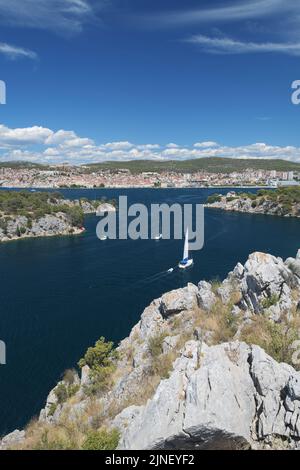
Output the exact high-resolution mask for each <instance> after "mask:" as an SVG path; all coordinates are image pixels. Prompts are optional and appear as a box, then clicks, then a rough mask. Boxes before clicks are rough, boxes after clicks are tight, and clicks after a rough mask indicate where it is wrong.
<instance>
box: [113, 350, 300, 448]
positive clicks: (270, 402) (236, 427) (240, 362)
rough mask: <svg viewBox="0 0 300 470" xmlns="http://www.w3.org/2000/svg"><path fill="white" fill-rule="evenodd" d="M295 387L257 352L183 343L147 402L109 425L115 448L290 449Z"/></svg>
mask: <svg viewBox="0 0 300 470" xmlns="http://www.w3.org/2000/svg"><path fill="white" fill-rule="evenodd" d="M200 347H201V350H200ZM299 384H300V373H299V372H296V371H295V370H294V369H293V368H292V367H290V366H288V365H286V364H278V363H277V362H276V361H274V360H273V359H272V358H271V357H269V356H268V355H267V354H266V353H265V352H264V351H263V350H262V349H260V348H259V347H257V346H247V345H246V344H244V343H239V342H234V343H225V344H222V345H219V346H213V347H207V346H206V345H205V344H203V345H202V346H200V344H199V342H195V341H191V342H189V343H187V344H186V346H185V349H184V350H183V352H182V355H181V357H180V358H179V359H178V360H177V361H176V362H175V364H174V369H173V372H172V374H171V376H170V378H169V379H167V380H163V381H162V382H161V383H160V385H159V387H158V389H157V391H156V393H155V395H154V397H153V398H152V399H151V400H149V401H148V402H147V404H146V405H145V406H142V407H133V408H130V409H125V410H124V411H123V412H122V413H121V414H120V415H118V416H117V417H116V419H115V421H114V425H115V426H118V427H119V428H120V430H121V432H122V439H121V442H120V446H119V448H120V449H131V450H133V449H178V448H179V449H245V448H261V447H264V446H266V445H269V446H272V443H273V440H276V439H281V440H282V442H283V443H286V446H287V447H290V448H297V447H298V440H299V436H300V434H299V432H300V420H299V406H300V385H299Z"/></svg>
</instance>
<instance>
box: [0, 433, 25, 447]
mask: <svg viewBox="0 0 300 470" xmlns="http://www.w3.org/2000/svg"><path fill="white" fill-rule="evenodd" d="M24 439H25V431H19V430H18V429H16V430H15V431H13V432H11V433H10V434H7V436H5V437H4V438H3V439H2V441H0V450H5V449H9V448H10V447H13V446H15V445H18V444H21V443H22V442H23V441H24Z"/></svg>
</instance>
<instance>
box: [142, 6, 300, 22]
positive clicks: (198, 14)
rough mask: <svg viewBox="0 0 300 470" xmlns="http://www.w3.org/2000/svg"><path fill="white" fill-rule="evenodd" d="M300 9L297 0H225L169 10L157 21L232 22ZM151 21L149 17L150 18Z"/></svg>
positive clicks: (158, 17)
mask: <svg viewBox="0 0 300 470" xmlns="http://www.w3.org/2000/svg"><path fill="white" fill-rule="evenodd" d="M289 11H299V5H297V1H295V0H243V1H241V0H239V1H237V0H236V1H235V2H231V4H230V5H228V1H226V2H224V5H223V6H218V7H215V8H196V9H185V10H177V11H168V12H167V13H164V14H157V15H155V18H156V23H158V24H161V25H165V26H178V25H186V24H192V23H198V24H199V23H215V22H217V21H220V22H223V23H224V22H226V21H229V22H232V21H240V20H247V19H252V18H260V17H265V16H270V15H276V14H282V13H283V12H289ZM148 21H149V19H148Z"/></svg>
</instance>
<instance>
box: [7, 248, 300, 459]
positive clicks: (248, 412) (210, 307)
mask: <svg viewBox="0 0 300 470" xmlns="http://www.w3.org/2000/svg"><path fill="white" fill-rule="evenodd" d="M299 305H300V251H299V253H298V255H297V257H296V258H295V259H294V258H289V259H287V260H286V261H285V262H284V261H283V260H282V259H280V258H275V257H273V256H271V255H267V254H264V253H253V254H252V255H250V257H249V259H248V261H247V262H246V264H245V265H244V266H242V265H241V264H239V263H238V265H237V266H236V267H235V268H234V270H233V271H232V272H231V273H229V275H228V277H227V278H226V279H225V280H224V281H223V282H217V281H213V282H206V281H201V282H200V283H199V284H198V286H195V285H193V284H188V286H187V287H185V288H183V289H178V290H176V291H172V292H168V293H166V294H164V295H163V296H162V297H161V298H159V299H156V300H155V301H153V302H152V303H151V305H150V306H149V307H147V308H146V309H145V311H144V312H143V314H142V317H141V320H140V322H139V323H138V324H137V325H136V326H135V327H134V328H133V330H132V331H131V334H130V336H129V337H128V338H126V339H125V340H123V341H122V342H121V343H120V345H119V346H118V348H117V349H114V346H113V343H112V342H107V341H106V340H105V339H104V338H103V337H101V338H100V339H99V341H97V342H96V344H95V346H94V347H92V348H89V349H88V351H87V352H86V354H85V355H84V357H83V358H82V359H81V360H80V361H79V366H80V368H81V369H82V373H81V380H80V379H79V377H78V376H77V374H76V373H75V372H70V371H69V372H68V373H67V374H65V376H64V378H63V380H62V382H60V383H59V384H58V385H57V386H56V388H55V389H54V390H53V391H52V392H51V393H50V394H49V397H48V399H47V404H46V407H45V409H44V410H42V412H41V414H40V417H39V420H38V421H34V422H33V423H31V424H30V425H29V426H28V427H27V429H26V430H25V435H26V437H24V436H23V437H22V440H21V441H20V442H18V443H17V444H11V445H10V446H11V447H15V448H21V449H32V448H34V449H86V450H98V449H103V450H106V449H114V448H116V447H117V446H119V447H121V448H123V449H124V448H125V449H132V448H136V447H134V446H135V445H138V444H136V442H139V443H140V444H139V445H141V446H142V448H146V447H147V446H149V447H150V448H152V447H151V445H154V444H155V445H156V444H157V442H159V444H160V445H161V446H162V447H159V448H165V447H164V445H165V444H164V439H166V442H169V441H168V440H170V439H171V440H172V439H174V442H172V443H171V444H172V445H173V448H177V447H176V446H180V445H181V443H182V441H181V440H180V439H182V438H184V439H187V440H188V439H190V441H189V442H187V443H186V444H187V445H193V443H195V445H196V444H197V442H198V441H197V439H198V440H199V436H198V434H197V426H198V428H199V429H204V428H205V429H206V431H207V434H206V435H209V434H210V433H211V439H212V442H213V443H214V445H215V447H216V448H219V447H221V448H222V446H226V445H227V444H228V445H230V446H233V448H240V447H239V446H240V445H244V444H241V442H240V440H239V439H238V440H237V441H236V442H235V441H234V438H233V436H234V435H235V434H237V435H239V432H240V433H241V435H242V436H243V439H244V437H245V435H246V441H245V443H246V444H245V445H248V447H249V446H258V447H259V448H262V447H263V446H265V445H270V446H282V445H286V446H289V447H290V448H296V446H297V445H298V440H297V438H296V437H295V436H297V435H298V434H297V433H298V431H299V425H298V424H297V420H296V417H297V413H298V408H299V407H300V403H299V404H298V401H300V400H299V399H298V398H295V397H298V391H297V390H298V389H296V388H295V387H298V385H297V384H298V382H297V380H298V379H297V377H298V374H299V373H298V372H296V369H300V361H299V360H298V359H299V354H296V356H295V353H297V350H296V349H295V345H296V346H297V345H298V346H299V340H300V314H299V308H300V307H299ZM253 345H256V346H253ZM257 346H259V347H260V348H263V349H260V348H258V347H257ZM267 355H268V356H267ZM272 358H273V359H272ZM276 361H277V362H276ZM253 363H255V365H253ZM281 363H284V364H281ZM294 383H295V385H293V384H294ZM261 387H263V389H262V388H261ZM293 387H294V388H293ZM197 394H198V395H197ZM223 396H224V398H223ZM187 397H188V398H187ZM198 397H200V398H198ZM220 397H222V399H221V401H222V400H223V399H224V400H226V404H227V405H228V410H229V409H230V407H232V410H231V409H230V410H229V412H228V413H227V407H226V409H224V406H223V404H222V403H221V402H220ZM264 403H265V405H264V407H263V405H262V404H264ZM298 405H299V406H298ZM189 407H194V408H193V409H192V410H190V411H189ZM203 407H204V409H203ZM262 409H264V413H263V414H262ZM272 410H276V413H275V414H273V412H272ZM278 410H281V412H280V413H278ZM181 412H182V413H183V414H182V415H181ZM239 413H241V416H240V417H237V415H238V414H239ZM187 416H190V418H187ZM206 416H207V422H206V421H205V417H206ZM145 417H146V418H145ZM292 417H293V418H292ZM188 419H193V420H194V419H196V421H195V422H194V421H193V423H192V424H191V422H189V421H186V420H188ZM247 419H249V422H248V421H247ZM197 420H198V421H197ZM203 420H204V421H203ZM212 420H213V421H214V420H215V423H214V426H213V429H212V427H211V423H212ZM207 423H208V424H207ZM245 423H246V424H245ZM253 423H254V425H255V426H254V428H252V425H253ZM266 423H268V425H266ZM186 426H187V427H186ZM188 426H190V427H189V428H188ZM182 429H183V430H182ZM237 429H238V430H237ZM187 430H189V432H188V431H187ZM183 431H184V432H183ZM191 432H195V436H194V437H193V438H192V439H191V437H190V434H191ZM220 433H221V434H222V435H223V434H224V433H225V434H226V433H228V442H227V444H226V440H225V442H221V443H220V442H219V441H218V436H220ZM204 434H205V433H204ZM124 436H126V438H125V437H124ZM176 436H177V437H176ZM177 438H178V439H179V440H178V442H177V441H176V439H177ZM232 439H233V440H232ZM157 440H158V441H157ZM198 444H199V445H200V446H201V445H203V440H202V438H201V436H200V440H199V442H198ZM218 446H219V447H218ZM235 446H237V447H235ZM196 447H197V446H196ZM179 448H180V447H179ZM188 448H190V447H188Z"/></svg>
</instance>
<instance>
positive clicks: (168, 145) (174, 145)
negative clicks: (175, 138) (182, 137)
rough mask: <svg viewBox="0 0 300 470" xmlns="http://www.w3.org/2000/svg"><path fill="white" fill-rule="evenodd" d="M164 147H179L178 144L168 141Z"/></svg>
mask: <svg viewBox="0 0 300 470" xmlns="http://www.w3.org/2000/svg"><path fill="white" fill-rule="evenodd" d="M166 147H167V148H168V149H178V148H179V145H178V144H174V142H170V143H169V144H167V145H166Z"/></svg>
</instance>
